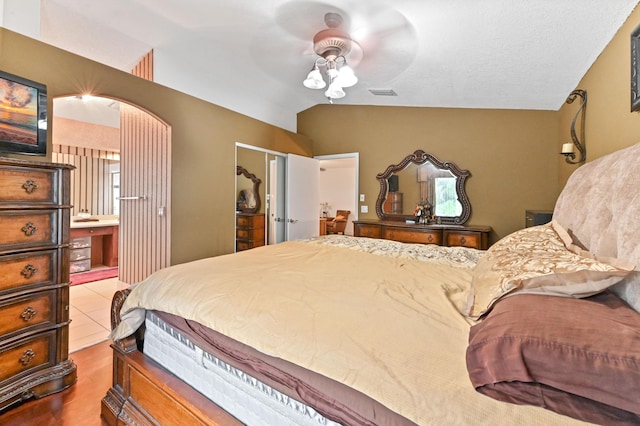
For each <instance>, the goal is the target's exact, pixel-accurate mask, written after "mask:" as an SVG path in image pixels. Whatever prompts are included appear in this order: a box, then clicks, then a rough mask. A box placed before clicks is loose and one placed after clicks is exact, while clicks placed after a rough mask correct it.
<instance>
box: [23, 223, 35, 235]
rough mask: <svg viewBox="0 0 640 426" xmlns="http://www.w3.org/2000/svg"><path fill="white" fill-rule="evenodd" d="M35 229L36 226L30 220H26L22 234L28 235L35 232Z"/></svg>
mask: <svg viewBox="0 0 640 426" xmlns="http://www.w3.org/2000/svg"><path fill="white" fill-rule="evenodd" d="M37 230H38V227H37V226H35V225H34V224H33V223H31V222H27V224H25V225H24V226H23V227H22V232H24V235H26V236H27V237H30V236H32V235H33V234H35V233H36V231H37Z"/></svg>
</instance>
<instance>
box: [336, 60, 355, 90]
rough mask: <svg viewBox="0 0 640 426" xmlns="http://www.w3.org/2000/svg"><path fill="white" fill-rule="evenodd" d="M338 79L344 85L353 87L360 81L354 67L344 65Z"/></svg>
mask: <svg viewBox="0 0 640 426" xmlns="http://www.w3.org/2000/svg"><path fill="white" fill-rule="evenodd" d="M338 81H339V82H340V85H341V86H342V87H351V86H354V85H355V84H356V83H357V82H358V77H356V75H355V74H354V72H353V68H351V67H350V66H349V65H344V66H343V67H342V68H340V71H339V72H338Z"/></svg>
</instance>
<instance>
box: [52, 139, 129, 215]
mask: <svg viewBox="0 0 640 426" xmlns="http://www.w3.org/2000/svg"><path fill="white" fill-rule="evenodd" d="M52 160H53V162H55V163H64V164H72V165H74V166H75V167H76V168H75V170H72V171H71V196H72V200H71V203H72V205H73V208H72V210H71V215H72V216H77V215H78V213H79V212H80V210H87V211H88V212H89V213H91V214H92V215H110V214H113V192H112V182H111V172H110V166H111V165H112V164H116V163H118V162H119V161H120V154H119V153H118V152H114V151H105V150H100V149H92V148H81V147H77V146H68V145H58V144H54V145H53V152H52Z"/></svg>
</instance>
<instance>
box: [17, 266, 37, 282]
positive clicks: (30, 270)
mask: <svg viewBox="0 0 640 426" xmlns="http://www.w3.org/2000/svg"><path fill="white" fill-rule="evenodd" d="M36 272H38V269H37V268H36V267H34V266H33V265H27V266H25V267H24V269H23V270H22V272H20V274H21V275H22V276H23V277H25V278H27V279H29V278H31V277H33V276H34V275H35V273H36Z"/></svg>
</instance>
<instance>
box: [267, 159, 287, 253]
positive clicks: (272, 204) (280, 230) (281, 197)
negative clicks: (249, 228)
mask: <svg viewBox="0 0 640 426" xmlns="http://www.w3.org/2000/svg"><path fill="white" fill-rule="evenodd" d="M286 162H287V160H286V158H285V157H283V156H281V155H276V156H274V157H273V159H272V160H270V161H269V185H270V186H269V195H268V202H269V204H268V208H269V232H268V234H267V235H268V241H269V242H268V244H277V243H281V242H283V241H286V226H285V218H286V216H287V212H286V208H285V195H286V190H285V187H286V179H285V175H286V165H285V163H286Z"/></svg>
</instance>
